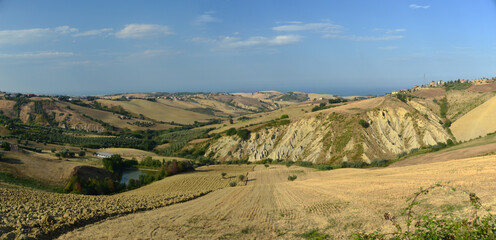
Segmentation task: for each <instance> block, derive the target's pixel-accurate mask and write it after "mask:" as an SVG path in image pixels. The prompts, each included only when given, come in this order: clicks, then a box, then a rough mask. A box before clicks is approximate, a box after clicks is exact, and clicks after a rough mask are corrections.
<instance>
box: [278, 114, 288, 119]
mask: <svg viewBox="0 0 496 240" xmlns="http://www.w3.org/2000/svg"><path fill="white" fill-rule="evenodd" d="M286 118H289V116H288V114H283V115H281V117H280V119H286Z"/></svg>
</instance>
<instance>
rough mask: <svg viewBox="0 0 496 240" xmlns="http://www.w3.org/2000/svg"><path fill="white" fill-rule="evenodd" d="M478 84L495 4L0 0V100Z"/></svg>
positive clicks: (492, 41) (484, 0)
mask: <svg viewBox="0 0 496 240" xmlns="http://www.w3.org/2000/svg"><path fill="white" fill-rule="evenodd" d="M424 74H425V76H426V80H425V81H424ZM482 77H496V1H495V0H477V1H468V0H418V1H416V0H360V1H359V0H346V1H345V0H326V1H323V0H299V1H296V0H250V1H243V0H218V1H210V0H196V1H193V0H180V1H153V0H147V1H125V0H118V1H116V0H105V1H101V0H96V1H92V0H85V1H73V0H49V1H39V0H0V91H7V92H22V93H37V94H72V95H93V94H111V93H124V92H254V91H262V90H278V91H282V92H289V91H302V92H315V93H330V94H337V95H365V94H384V93H386V92H389V91H391V90H395V89H400V88H409V87H412V86H413V85H416V84H419V85H421V84H425V83H427V82H430V81H432V80H436V81H437V80H445V81H448V80H456V79H469V80H472V79H478V78H482Z"/></svg>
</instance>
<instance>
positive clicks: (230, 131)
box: [226, 128, 237, 136]
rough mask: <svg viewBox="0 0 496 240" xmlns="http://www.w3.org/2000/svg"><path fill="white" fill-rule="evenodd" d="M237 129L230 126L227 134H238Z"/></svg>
mask: <svg viewBox="0 0 496 240" xmlns="http://www.w3.org/2000/svg"><path fill="white" fill-rule="evenodd" d="M236 133H237V131H236V128H229V129H228V130H227V131H226V135H227V136H232V135H234V134H236Z"/></svg>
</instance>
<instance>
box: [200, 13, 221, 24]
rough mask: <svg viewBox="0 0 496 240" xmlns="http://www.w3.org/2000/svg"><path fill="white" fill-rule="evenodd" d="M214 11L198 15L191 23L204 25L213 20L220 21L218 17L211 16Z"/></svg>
mask: <svg viewBox="0 0 496 240" xmlns="http://www.w3.org/2000/svg"><path fill="white" fill-rule="evenodd" d="M214 13H215V12H213V11H211V12H206V13H204V14H202V15H200V16H198V17H197V18H196V19H195V20H194V21H193V25H195V26H204V25H206V24H208V23H213V22H220V19H218V18H215V17H214V16H212V15H213V14H214Z"/></svg>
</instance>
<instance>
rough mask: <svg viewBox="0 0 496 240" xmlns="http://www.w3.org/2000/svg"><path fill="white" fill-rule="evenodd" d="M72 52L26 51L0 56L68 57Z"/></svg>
mask: <svg viewBox="0 0 496 240" xmlns="http://www.w3.org/2000/svg"><path fill="white" fill-rule="evenodd" d="M73 55H74V53H72V52H28V53H14V54H9V53H6V54H4V53H0V58H55V57H70V56H73Z"/></svg>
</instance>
